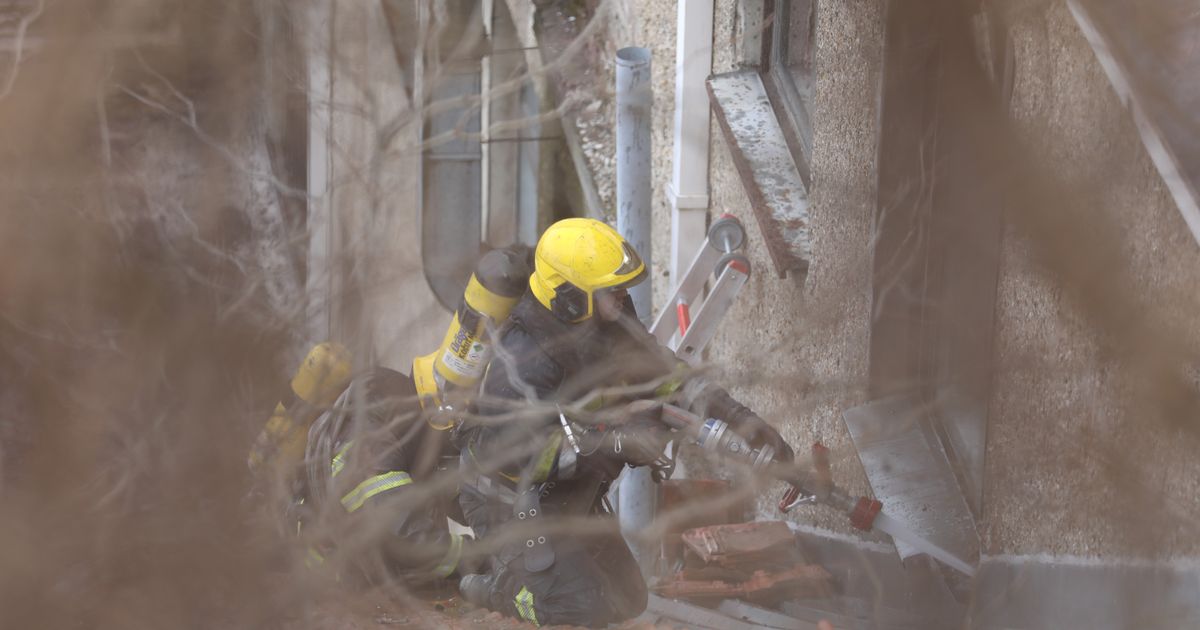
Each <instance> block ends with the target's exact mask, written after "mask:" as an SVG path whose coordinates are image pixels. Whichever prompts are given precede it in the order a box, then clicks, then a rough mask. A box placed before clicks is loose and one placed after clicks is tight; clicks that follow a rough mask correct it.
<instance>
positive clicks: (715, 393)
mask: <svg viewBox="0 0 1200 630" xmlns="http://www.w3.org/2000/svg"><path fill="white" fill-rule="evenodd" d="M647 273H648V270H647V269H646V266H645V264H644V263H643V262H642V260H641V258H640V257H639V256H638V253H637V252H636V251H634V249H633V248H632V247H631V246H630V245H629V244H628V243H627V242H626V241H625V240H624V239H623V238H621V236H620V235H619V234H618V233H617V232H616V230H614V229H612V228H611V227H609V226H608V225H606V224H604V223H602V222H600V221H596V220H592V219H566V220H563V221H560V222H558V223H555V224H554V225H552V226H551V227H550V228H549V229H547V230H546V232H545V233H544V234H543V235H542V237H541V239H540V240H539V241H538V244H537V248H536V250H535V254H534V272H533V274H532V275H531V277H530V279H529V289H528V291H527V292H526V293H525V294H524V295H523V296H522V297H521V299H520V300H519V301H518V302H517V304H516V305H515V306H514V307H513V310H512V313H511V314H510V315H509V318H508V320H507V321H506V322H505V324H504V325H503V326H502V327H501V328H500V331H499V333H498V342H497V346H496V352H495V355H494V356H493V358H492V360H491V363H490V364H489V366H488V368H487V371H486V372H485V374H484V376H483V380H482V382H481V387H480V394H479V398H478V400H477V407H476V409H477V411H478V415H477V417H476V418H474V419H472V420H470V421H467V422H464V423H462V424H461V425H460V427H459V428H458V430H457V431H456V441H457V442H458V443H459V444H460V445H461V446H462V454H461V462H462V463H461V468H462V470H461V473H460V474H462V475H463V479H464V481H463V485H462V487H461V488H460V494H459V503H460V505H461V506H462V510H463V514H464V515H465V517H466V518H467V522H468V524H470V526H471V527H472V528H473V530H474V532H475V534H476V537H477V539H479V540H480V544H483V545H486V546H487V548H488V549H490V550H491V552H492V565H491V568H490V570H489V571H488V572H486V573H481V574H475V575H468V576H465V577H464V578H463V579H462V580H461V582H460V590H461V591H462V593H463V595H464V597H465V598H467V599H468V600H469V601H472V602H473V603H476V604H478V605H483V606H486V607H488V608H491V609H493V610H496V611H501V612H505V613H507V614H509V615H512V616H517V617H521V618H523V619H525V620H527V621H530V622H533V623H535V624H538V625H541V624H574V625H586V626H603V625H605V624H608V623H616V622H620V621H622V620H625V619H629V618H632V617H634V616H636V615H638V614H640V613H641V612H642V611H643V610H644V609H645V606H646V585H645V581H644V580H643V578H642V576H641V573H640V571H639V569H638V566H637V564H636V563H635V561H634V559H633V556H632V554H631V552H630V551H629V548H628V547H627V546H626V544H625V542H624V541H623V540H622V538H621V536H620V533H619V530H618V528H617V527H616V525H615V522H614V520H615V519H613V518H611V510H609V509H607V505H606V502H605V500H604V495H605V493H606V491H607V489H608V487H609V484H610V483H611V482H612V481H613V480H614V479H615V478H616V476H617V475H618V474H619V473H620V472H621V470H622V469H623V468H624V467H625V466H633V467H636V466H652V467H654V470H655V472H656V473H657V472H662V473H665V472H666V471H663V470H661V469H662V468H665V467H666V466H667V463H666V462H665V461H664V460H663V459H662V452H663V450H664V447H665V444H666V442H667V441H668V440H669V435H668V434H667V432H666V429H665V427H664V425H662V424H661V423H659V422H658V421H657V419H656V417H655V414H656V412H657V411H656V408H655V406H654V405H653V404H649V405H647V404H645V403H646V400H645V399H647V398H657V399H659V400H667V399H669V400H670V401H671V402H673V403H674V404H680V405H683V406H686V407H689V408H691V409H692V410H693V411H695V412H697V413H701V414H705V417H713V418H719V419H722V420H725V421H726V422H728V423H729V424H730V426H731V427H732V428H733V429H734V430H735V431H737V432H738V433H739V434H740V435H742V436H743V437H745V438H746V439H747V440H748V441H750V442H751V443H752V444H753V445H755V446H761V445H770V446H772V447H773V448H775V450H776V452H777V453H779V455H778V457H779V458H781V459H784V460H788V461H790V460H791V458H792V452H791V449H790V448H789V447H788V445H787V444H786V443H785V442H784V441H783V439H782V438H781V437H780V436H779V434H778V432H776V431H775V430H774V429H773V428H771V427H770V426H769V425H768V424H767V423H766V422H764V421H763V420H762V419H761V418H759V417H758V416H757V415H755V414H754V413H753V412H752V411H750V410H749V409H747V408H746V407H745V406H743V405H741V404H739V403H738V402H737V401H735V400H734V399H733V398H732V397H730V396H729V394H727V393H726V392H725V391H724V390H722V389H720V388H718V387H715V386H712V385H710V384H708V383H707V382H705V381H704V380H703V379H700V378H698V377H691V378H686V371H685V370H683V369H681V368H682V363H681V362H680V361H678V360H677V359H676V358H675V357H674V355H673V354H672V353H671V352H670V351H669V350H667V349H666V348H664V347H662V346H661V345H659V344H658V343H657V341H656V340H655V339H654V337H653V336H652V335H650V333H649V332H648V331H647V330H646V329H645V327H644V326H643V325H642V324H641V323H640V322H639V321H638V319H637V314H636V313H635V312H634V309H633V303H632V301H631V300H630V298H629V295H628V292H627V289H628V288H629V287H631V286H634V285H636V284H637V283H639V282H641V281H642V280H643V279H644V278H645V276H646V274H647ZM639 385H643V387H639ZM622 386H624V390H623V391H635V392H636V393H635V394H634V395H633V396H632V397H630V396H611V395H606V396H604V397H597V396H596V393H597V392H604V391H606V388H607V391H609V392H611V391H612V390H613V388H617V387H622ZM649 387H654V391H651V392H647V391H644V390H646V389H647V388H649ZM638 399H641V400H640V401H639V400H638ZM582 400H589V401H590V405H588V406H586V407H585V409H592V410H595V412H596V415H592V414H584V413H581V412H580V411H579V410H578V408H579V405H580V403H581V401H582ZM597 407H598V408H597ZM660 408H661V406H660V407H659V409H660ZM568 410H574V411H568ZM606 410H617V413H616V414H611V413H610V414H605V413H604V412H605V411H606ZM621 410H624V411H621ZM585 415H587V416H588V417H584V416H585ZM604 417H610V418H615V421H612V422H608V421H606V422H597V421H596V418H604ZM571 517H588V518H587V519H586V520H583V521H580V520H579V519H574V520H570V526H567V520H566V519H571ZM580 523H582V526H579V524H580Z"/></svg>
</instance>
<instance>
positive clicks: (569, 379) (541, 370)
mask: <svg viewBox="0 0 1200 630" xmlns="http://www.w3.org/2000/svg"><path fill="white" fill-rule="evenodd" d="M686 373H687V366H686V365H685V364H684V363H683V362H681V361H680V360H679V359H677V358H676V357H675V355H674V354H673V353H672V352H671V351H670V350H668V349H667V348H665V347H663V346H662V345H661V344H659V343H658V340H657V339H655V338H654V336H653V335H651V334H650V332H649V331H647V330H646V328H645V326H643V325H642V324H641V322H639V321H638V320H637V318H636V316H635V313H634V310H633V305H632V303H631V302H629V301H628V300H627V301H626V304H625V315H624V316H623V317H622V318H621V319H619V320H618V321H615V322H605V321H602V320H600V319H599V318H596V317H593V318H590V319H587V320H585V321H584V322H582V323H578V324H572V323H568V322H563V321H562V320H559V319H558V318H557V317H555V316H554V315H553V314H552V313H551V312H550V311H549V310H548V309H546V308H545V307H543V306H542V305H541V304H540V303H539V302H538V301H537V299H536V298H535V297H534V296H533V295H532V294H531V293H528V292H526V294H525V295H524V296H523V297H522V298H521V299H520V301H518V302H517V304H516V306H515V307H514V308H513V311H512V313H511V314H510V315H509V319H508V321H507V322H506V323H505V324H504V325H503V327H502V328H501V330H500V332H499V341H498V343H497V344H496V351H495V355H494V356H493V359H492V362H491V364H490V365H489V366H488V370H487V373H486V374H485V375H484V378H483V381H482V383H481V385H480V397H479V401H478V402H477V411H478V415H480V416H485V417H487V416H504V415H506V414H507V415H509V416H512V415H514V410H520V409H521V407H522V406H523V404H522V403H523V402H536V403H538V405H536V406H538V407H540V408H541V410H542V412H541V413H535V414H533V415H532V417H531V416H530V414H528V413H525V414H517V415H519V416H521V417H519V418H515V419H513V421H501V422H475V423H466V424H464V425H463V426H462V427H461V428H460V430H459V438H458V439H459V442H460V445H461V446H464V447H469V448H470V449H471V450H470V452H469V453H468V455H469V456H470V457H471V458H472V459H475V460H481V458H484V459H487V458H489V457H490V458H491V461H498V460H499V461H504V466H502V469H503V472H505V473H507V475H508V477H517V476H518V473H519V471H520V470H521V469H522V468H523V467H524V466H526V465H528V464H529V461H528V459H527V458H521V457H517V456H515V454H514V453H513V447H514V446H516V445H525V446H529V445H530V444H531V442H536V441H539V440H540V441H547V440H549V441H552V442H554V443H560V440H559V439H558V438H555V437H554V435H555V434H556V432H558V431H559V430H560V427H561V420H560V419H559V417H558V415H557V413H556V412H555V410H554V408H553V407H554V405H572V404H574V403H578V402H579V401H580V400H581V399H583V398H584V397H585V396H588V395H589V394H591V393H593V392H595V391H597V390H604V389H605V388H608V389H612V388H629V387H631V386H632V387H636V386H638V385H649V387H643V388H641V390H640V391H635V392H631V393H626V394H625V395H621V396H613V395H606V396H604V397H603V399H593V400H592V404H591V405H590V407H593V408H594V407H596V406H611V405H614V404H617V403H621V402H628V401H630V400H635V399H644V398H651V397H655V396H658V397H662V398H670V399H671V400H672V401H673V402H676V403H678V404H681V406H685V407H688V408H690V409H691V410H692V411H693V412H695V413H697V414H700V415H702V416H704V417H712V418H719V419H721V420H724V421H726V422H728V423H729V424H730V425H731V426H732V427H733V428H734V429H735V430H738V429H739V428H742V427H748V426H750V425H759V424H763V423H762V420H761V419H759V418H758V416H757V415H755V414H754V412H752V411H751V410H750V409H748V408H747V407H746V406H744V405H742V404H741V403H739V402H738V401H736V400H734V398H733V397H732V396H730V395H729V394H728V393H727V392H726V391H725V390H723V389H721V388H720V387H717V386H715V385H712V384H710V383H707V382H706V381H704V380H703V379H702V378H700V377H696V376H692V377H688V376H686ZM647 390H649V391H647ZM746 437H747V438H748V439H751V440H752V441H755V440H756V439H761V438H764V437H766V436H758V435H747V436H746ZM755 445H757V444H755ZM539 455H541V453H539ZM506 460H513V461H506ZM549 460H550V458H549V456H545V457H544V458H543V459H542V460H541V463H545V462H547V461H549ZM551 463H552V464H553V463H555V462H551ZM534 469H535V470H534V472H537V473H539V474H538V475H537V476H535V478H534V479H533V481H535V482H542V481H546V480H550V479H552V478H554V477H555V476H556V475H554V473H555V472H558V471H557V468H556V466H552V467H551V469H550V470H538V469H537V466H536V465H534ZM615 472H620V470H619V467H618V468H617V470H616V471H615Z"/></svg>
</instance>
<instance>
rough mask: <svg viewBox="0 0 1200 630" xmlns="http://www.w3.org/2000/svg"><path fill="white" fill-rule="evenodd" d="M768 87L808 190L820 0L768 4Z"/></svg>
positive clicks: (765, 77)
mask: <svg viewBox="0 0 1200 630" xmlns="http://www.w3.org/2000/svg"><path fill="white" fill-rule="evenodd" d="M763 9H764V11H763V47H762V58H761V63H760V67H761V68H762V78H763V84H764V86H765V87H766V90H767V94H768V95H769V96H770V99H771V105H772V107H773V108H774V109H775V115H776V117H777V118H778V119H779V123H780V127H782V128H783V132H784V137H785V138H786V140H787V143H788V147H789V148H790V149H791V150H792V155H793V156H795V160H796V169H797V170H798V171H799V172H800V178H801V179H802V180H804V185H805V188H809V187H811V185H812V181H811V177H810V173H809V164H810V162H811V161H812V116H811V113H812V99H813V86H814V83H815V79H816V73H815V72H814V71H813V58H814V52H815V48H814V42H815V37H814V36H815V33H816V23H817V19H816V18H817V2H816V0H768V1H767V2H766V3H765V5H764V7H763Z"/></svg>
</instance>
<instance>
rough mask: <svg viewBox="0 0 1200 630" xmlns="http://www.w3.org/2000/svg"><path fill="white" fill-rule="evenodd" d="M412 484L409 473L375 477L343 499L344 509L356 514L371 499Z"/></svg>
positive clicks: (397, 472)
mask: <svg viewBox="0 0 1200 630" xmlns="http://www.w3.org/2000/svg"><path fill="white" fill-rule="evenodd" d="M410 483H412V477H409V476H408V473H406V472H404V471H401V470H393V471H391V472H385V473H383V474H382V475H375V476H374V477H370V478H368V479H367V480H366V481H363V482H362V483H360V484H358V486H357V487H355V488H354V489H353V490H351V491H350V492H347V493H346V496H343V497H342V507H344V508H346V511H347V512H355V511H357V510H358V508H361V507H362V506H363V504H364V503H366V502H367V501H368V500H370V499H371V497H374V496H376V495H379V494H381V493H384V492H387V491H388V490H392V489H395V488H399V487H400V486H407V485H408V484H410Z"/></svg>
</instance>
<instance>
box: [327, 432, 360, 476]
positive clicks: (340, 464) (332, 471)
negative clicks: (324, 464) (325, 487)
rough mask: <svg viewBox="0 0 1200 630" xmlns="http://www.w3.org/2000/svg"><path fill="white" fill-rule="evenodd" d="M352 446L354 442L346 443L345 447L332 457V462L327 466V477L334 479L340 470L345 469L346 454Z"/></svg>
mask: <svg viewBox="0 0 1200 630" xmlns="http://www.w3.org/2000/svg"><path fill="white" fill-rule="evenodd" d="M353 445H354V440H350V441H349V442H346V445H345V446H343V447H342V448H341V450H339V451H338V452H337V455H334V456H333V462H332V463H330V464H329V476H331V477H336V476H337V475H338V473H340V472H342V469H343V468H345V467H346V452H347V451H349V450H350V447H351V446H353Z"/></svg>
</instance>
